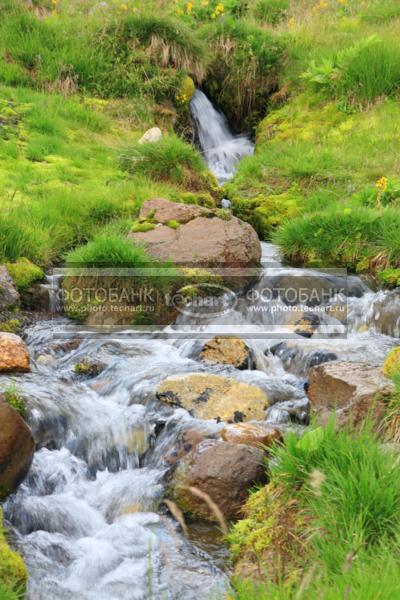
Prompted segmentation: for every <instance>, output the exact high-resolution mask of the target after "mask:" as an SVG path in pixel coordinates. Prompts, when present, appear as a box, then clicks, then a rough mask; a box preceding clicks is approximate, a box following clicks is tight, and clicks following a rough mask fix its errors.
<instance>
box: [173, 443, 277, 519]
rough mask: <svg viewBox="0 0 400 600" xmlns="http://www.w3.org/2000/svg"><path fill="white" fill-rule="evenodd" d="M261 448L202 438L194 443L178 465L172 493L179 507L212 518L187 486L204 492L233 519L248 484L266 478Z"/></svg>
mask: <svg viewBox="0 0 400 600" xmlns="http://www.w3.org/2000/svg"><path fill="white" fill-rule="evenodd" d="M263 458H264V452H263V451H262V450H261V449H259V448H254V447H251V446H247V445H243V444H236V443H231V442H224V441H218V440H205V441H203V442H201V443H200V444H198V445H197V446H196V448H195V449H194V450H193V451H192V452H191V453H190V454H189V455H188V457H187V459H186V460H185V462H184V463H183V464H182V465H181V467H180V468H179V470H178V472H177V474H176V479H175V482H174V486H173V497H174V499H175V501H176V502H177V504H178V506H180V508H181V509H182V510H183V511H184V512H186V513H188V514H190V515H192V516H194V517H197V518H202V519H206V520H211V521H215V520H216V515H215V513H213V511H210V508H209V506H208V505H207V503H206V502H205V501H204V500H203V499H201V498H199V497H198V496H196V495H195V494H193V493H192V492H191V491H190V489H188V488H190V487H191V486H193V487H195V488H197V489H198V490H200V491H201V492H204V493H206V494H207V495H208V496H209V497H210V498H211V500H212V501H213V502H214V503H215V504H216V505H217V506H218V508H219V510H220V511H221V512H222V513H223V515H224V517H225V518H226V519H236V518H238V517H240V515H241V508H242V505H243V502H244V501H245V499H246V497H247V495H248V490H249V488H250V487H251V486H252V485H254V484H255V483H263V482H265V481H266V475H265V466H264V463H263Z"/></svg>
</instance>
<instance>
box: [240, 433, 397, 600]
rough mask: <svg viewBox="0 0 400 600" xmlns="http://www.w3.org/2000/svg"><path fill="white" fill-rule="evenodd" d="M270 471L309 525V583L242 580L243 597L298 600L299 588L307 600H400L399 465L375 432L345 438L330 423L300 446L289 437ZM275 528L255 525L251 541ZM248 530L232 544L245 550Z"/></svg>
mask: <svg viewBox="0 0 400 600" xmlns="http://www.w3.org/2000/svg"><path fill="white" fill-rule="evenodd" d="M270 465H271V468H270V477H271V482H272V485H274V486H278V487H280V488H283V489H284V490H286V496H285V495H284V496H283V497H282V500H281V502H283V503H285V502H287V503H288V506H290V502H291V501H292V500H293V498H297V501H298V503H299V504H298V508H297V510H302V511H303V514H305V515H306V518H307V530H306V533H307V537H306V539H305V540H304V541H303V543H304V544H305V548H304V556H303V558H302V562H303V567H302V570H303V576H301V577H300V578H299V574H298V573H297V576H293V577H292V578H290V577H289V578H288V580H286V581H282V582H279V581H278V582H276V581H275V582H273V581H271V580H270V581H269V582H266V583H262V584H260V585H257V584H254V583H250V582H246V581H238V582H237V590H238V597H239V598H240V599H243V600H244V599H245V598H246V600H250V599H252V598H257V599H258V598H265V599H267V598H282V599H284V598H285V599H289V598H296V597H298V594H299V593H300V589H303V593H305V594H309V596H307V595H306V596H305V597H318V594H321V593H322V597H323V598H332V599H333V598H341V597H349V598H354V599H357V600H361V598H371V600H372V599H373V598H384V599H386V598H388V599H389V598H392V597H396V594H397V593H398V590H399V585H400V584H399V580H398V577H397V576H396V575H395V573H396V570H398V567H399V561H400V555H399V552H398V542H399V539H400V538H399V534H400V490H399V487H398V478H399V475H400V465H399V464H398V460H397V457H396V454H395V453H394V452H392V451H390V450H388V449H385V450H384V449H382V447H381V445H380V443H379V441H378V440H377V439H376V437H375V435H374V434H373V433H372V430H371V428H370V426H369V425H368V424H365V426H364V428H363V429H361V430H360V431H358V432H351V431H348V430H343V429H342V430H339V431H338V430H337V429H336V427H335V423H334V422H331V423H330V424H329V425H328V426H327V427H325V428H323V429H322V428H316V429H313V430H311V431H309V432H308V433H306V434H305V435H304V436H303V437H302V438H300V439H299V438H298V436H297V435H296V434H294V433H291V434H288V435H287V436H286V437H285V444H284V446H277V447H275V449H274V450H273V461H272V462H270ZM251 502H252V500H251V499H250V501H249V503H251ZM249 506H251V504H249ZM255 506H256V505H255ZM267 512H268V511H267ZM248 518H249V517H248ZM250 518H251V513H250ZM253 518H254V517H253ZM268 526H269V525H268V520H264V521H263V520H261V521H259V522H258V523H257V521H254V522H253V528H252V531H251V535H252V537H253V538H254V535H255V532H257V529H258V530H259V535H265V533H263V531H264V532H265V530H268V529H267V528H268ZM243 531H246V530H245V529H243V526H241V524H240V522H239V523H238V525H237V526H234V528H233V532H232V534H231V539H233V540H234V541H235V543H236V544H237V543H238V540H239V541H241V544H242V545H243V547H246V543H247V542H246V534H245V536H244V538H243ZM293 534H294V535H295V536H296V535H297V534H296V531H294V532H293ZM266 539H268V538H266ZM294 558H295V557H293V559H292V560H294ZM259 560H262V559H261V557H260V559H259ZM277 560H278V558H277ZM289 560H290V559H289ZM259 568H260V569H261V574H260V576H261V579H262V578H265V579H266V580H268V579H270V577H271V576H272V575H273V574H271V573H268V572H266V573H264V574H263V573H262V562H261V563H259ZM346 589H347V590H348V592H347V594H348V595H347V596H346V595H343V594H345V590H346ZM313 593H314V594H317V595H316V596H314V595H313ZM296 594H297V595H296Z"/></svg>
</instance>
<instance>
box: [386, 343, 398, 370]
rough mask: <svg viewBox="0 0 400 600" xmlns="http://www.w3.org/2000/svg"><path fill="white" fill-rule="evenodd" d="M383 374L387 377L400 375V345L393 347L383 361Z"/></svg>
mask: <svg viewBox="0 0 400 600" xmlns="http://www.w3.org/2000/svg"><path fill="white" fill-rule="evenodd" d="M383 374H384V375H385V376H386V377H393V376H395V375H400V346H397V347H396V348H393V350H391V351H390V352H389V354H388V355H387V356H386V358H385V362H384V363H383Z"/></svg>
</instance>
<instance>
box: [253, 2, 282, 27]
mask: <svg viewBox="0 0 400 600" xmlns="http://www.w3.org/2000/svg"><path fill="white" fill-rule="evenodd" d="M288 9H289V1H288V0H257V2H256V5H255V9H254V16H255V18H256V19H259V20H260V21H261V22H265V23H269V24H270V25H277V24H278V23H279V22H280V21H282V19H283V18H284V17H285V15H286V14H287V11H288Z"/></svg>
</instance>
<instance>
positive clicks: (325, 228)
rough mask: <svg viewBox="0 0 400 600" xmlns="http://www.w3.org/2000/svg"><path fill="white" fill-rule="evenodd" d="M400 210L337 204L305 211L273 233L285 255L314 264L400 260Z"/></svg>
mask: <svg viewBox="0 0 400 600" xmlns="http://www.w3.org/2000/svg"><path fill="white" fill-rule="evenodd" d="M399 228H400V213H399V212H398V211H396V210H394V209H385V210H383V211H378V210H370V209H366V208H338V207H337V206H334V207H333V208H332V209H330V210H327V211H322V212H317V213H313V214H306V215H304V216H303V217H299V218H297V219H294V220H292V221H290V222H287V223H285V224H284V225H283V226H282V227H281V228H280V230H279V231H278V232H277V233H275V234H274V240H275V241H276V242H277V243H278V244H280V245H281V246H282V248H283V251H284V253H285V255H286V256H288V257H290V258H291V259H292V260H294V261H296V262H301V263H305V264H309V265H314V266H318V265H319V266H338V265H340V266H343V265H344V266H347V267H348V268H350V269H353V270H355V269H357V268H362V267H364V268H365V267H367V266H368V264H369V263H371V266H373V264H374V262H375V259H376V258H377V256H378V255H379V256H380V259H381V260H380V264H379V266H380V267H382V266H383V267H384V266H385V263H387V264H389V261H390V262H391V263H392V264H393V265H397V264H400V234H399Z"/></svg>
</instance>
